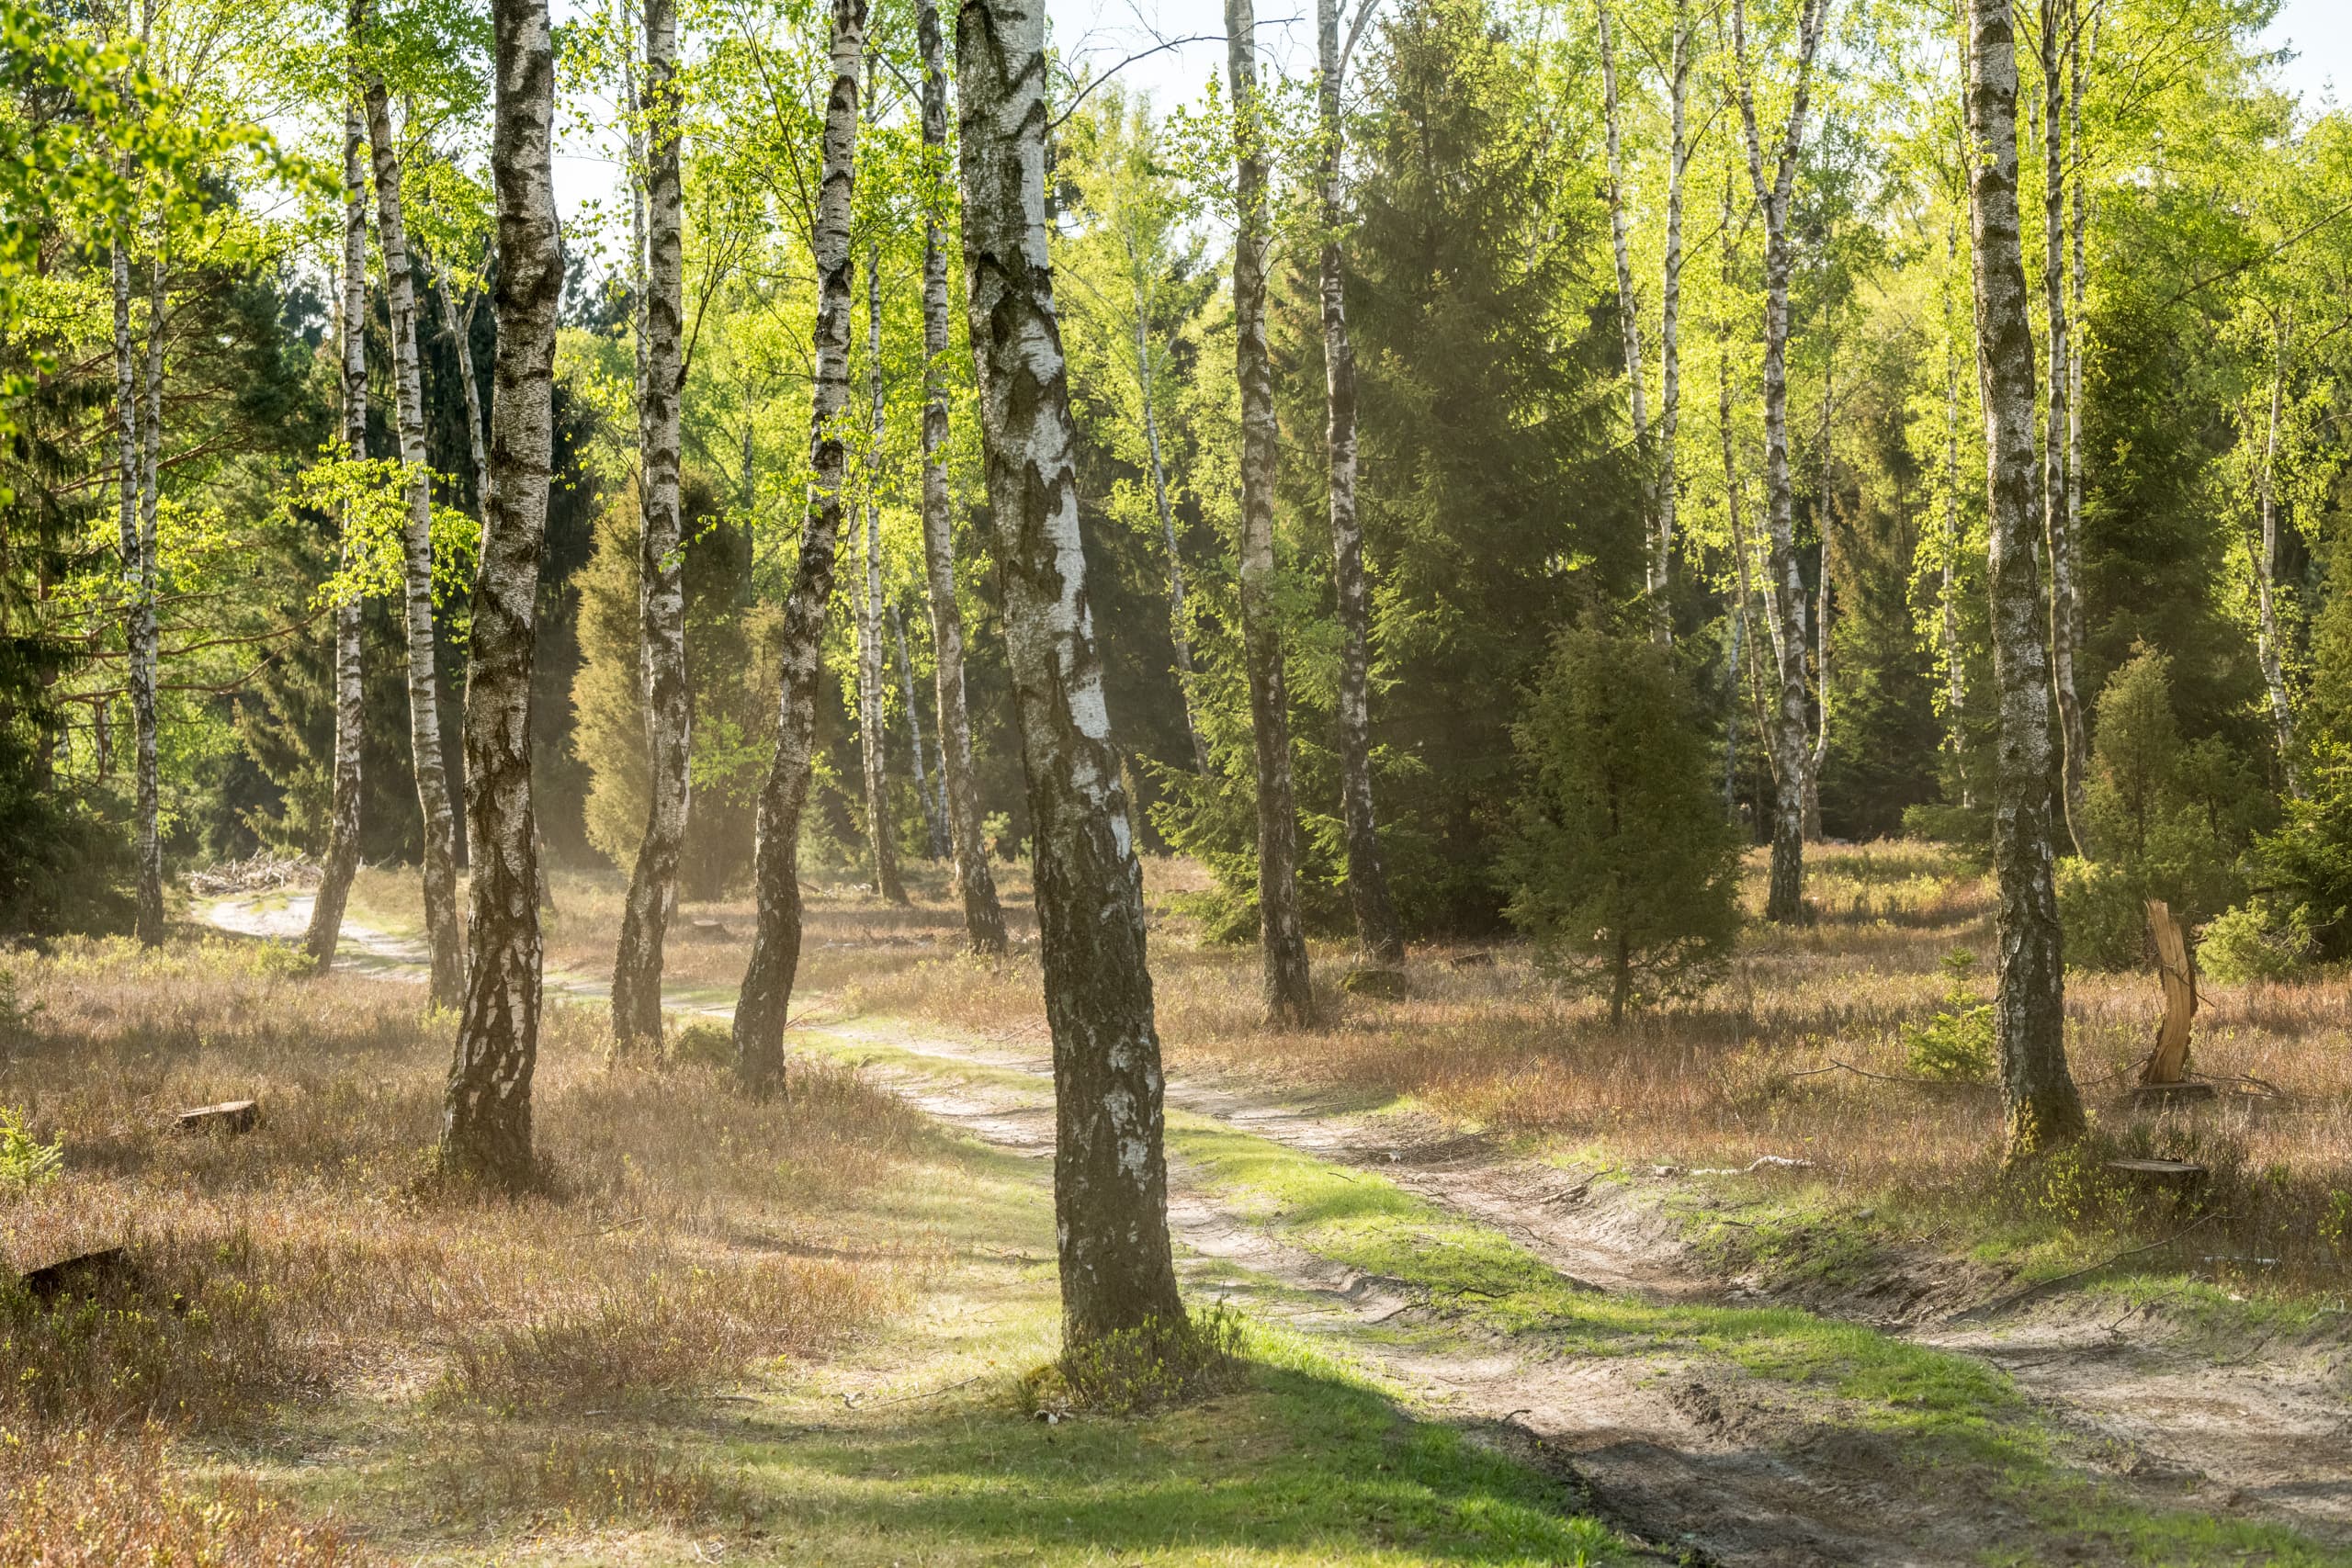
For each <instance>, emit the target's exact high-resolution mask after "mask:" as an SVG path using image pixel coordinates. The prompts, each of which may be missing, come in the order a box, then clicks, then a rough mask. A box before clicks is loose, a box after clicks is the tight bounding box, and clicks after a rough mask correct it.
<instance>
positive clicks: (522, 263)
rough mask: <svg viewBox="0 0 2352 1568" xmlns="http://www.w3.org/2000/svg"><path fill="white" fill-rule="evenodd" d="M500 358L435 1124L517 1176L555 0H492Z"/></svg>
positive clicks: (545, 451) (521, 1135)
mask: <svg viewBox="0 0 2352 1568" xmlns="http://www.w3.org/2000/svg"><path fill="white" fill-rule="evenodd" d="M491 17H492V29H493V38H494V49H493V62H494V67H495V72H496V77H495V79H496V82H497V92H498V96H497V107H496V108H495V110H494V112H493V117H492V124H491V142H490V159H491V174H492V179H493V181H494V182H495V184H496V186H497V189H498V287H497V292H496V295H495V297H494V301H493V308H494V309H495V310H496V311H497V318H498V357H497V359H496V361H495V363H494V364H493V366H492V387H491V403H490V411H491V412H490V421H491V434H490V464H491V486H490V499H489V502H488V503H487V505H486V507H485V510H484V518H483V524H482V549H481V571H480V574H479V575H478V576H477V577H476V579H475V581H474V597H473V640H472V663H471V675H470V677H469V681H468V683H467V688H466V729H465V738H466V756H465V761H466V837H467V842H468V847H469V851H470V855H471V863H472V867H473V884H472V911H471V914H472V918H471V920H470V922H469V933H468V934H469V940H470V952H469V954H468V962H467V964H466V990H465V1005H464V1007H463V1008H462V1009H461V1010H460V1012H459V1015H458V1047H457V1053H456V1055H455V1057H454V1059H453V1060H452V1061H451V1063H450V1066H449V1086H448V1092H447V1101H446V1106H445V1111H444V1114H443V1119H442V1127H441V1168H442V1169H443V1170H444V1171H445V1172H447V1173H449V1174H451V1175H455V1176H460V1177H465V1178H470V1179H481V1180H487V1181H490V1182H492V1183H494V1184H496V1185H500V1186H504V1187H509V1188H514V1187H520V1186H523V1185H524V1184H526V1183H527V1182H528V1181H530V1180H531V1179H533V1177H534V1175H535V1170H534V1166H533V1156H532V1149H531V1075H532V1071H533V1069H534V1067H535V1066H537V1060H538V1045H539V964H540V956H541V954H540V942H539V907H538V892H539V867H538V833H537V818H536V816H535V814H534V811H533V808H532V800H531V666H532V660H533V656H534V652H535V641H536V632H537V628H536V625H535V622H534V619H533V615H534V612H535V610H536V607H537V599H538V590H539V560H540V557H541V555H542V554H543V553H544V550H545V547H546V542H547V511H548V481H549V479H550V477H551V474H552V471H553V463H554V446H555V422H554V405H553V397H554V369H555V316H556V304H557V301H558V299H560V297H561V295H562V292H563V254H562V251H561V248H560V239H559V235H558V231H557V227H556V214H555V186H554V179H553V174H552V165H551V164H550V160H549V154H550V145H549V138H550V133H551V131H552V130H553V127H554V122H555V48H554V42H553V39H552V38H551V36H550V34H549V32H548V8H547V0H493V4H492V9H491Z"/></svg>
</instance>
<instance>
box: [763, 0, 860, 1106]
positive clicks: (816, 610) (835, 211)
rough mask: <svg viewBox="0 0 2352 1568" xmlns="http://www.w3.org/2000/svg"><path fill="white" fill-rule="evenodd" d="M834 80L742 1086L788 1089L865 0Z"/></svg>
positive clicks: (835, 511) (846, 12)
mask: <svg viewBox="0 0 2352 1568" xmlns="http://www.w3.org/2000/svg"><path fill="white" fill-rule="evenodd" d="M831 54H832V73H831V83H830V85H828V87H827V89H826V95H825V142H824V164H823V173H822V175H821V176H820V184H819V186H818V192H817V212H816V223H815V226H814V231H813V233H812V235H811V250H812V252H813V259H814V261H815V263H816V267H817V326H816V332H815V334H814V343H813V349H814V352H813V355H812V357H813V359H814V361H815V364H816V395H815V397H814V398H813V399H812V400H811V407H810V412H809V502H808V510H807V513H806V515H805V518H804V520H803V522H802V524H801V527H800V559H799V565H798V567H797V570H796V571H795V574H794V577H793V582H792V592H791V594H790V596H789V597H788V598H787V599H786V602H785V608H784V635H783V638H782V647H781V648H780V649H779V658H778V663H779V664H780V665H781V684H782V687H783V692H782V695H781V698H780V707H779V713H778V716H777V720H776V737H775V758H774V760H773V761H771V762H770V763H769V766H768V776H767V780H766V782H765V783H764V784H763V785H762V786H761V789H760V810H759V842H758V847H757V848H756V850H755V851H754V852H753V854H752V884H753V892H754V895H755V897H756V898H757V900H758V905H759V920H758V925H757V928H756V930H755V931H754V932H753V934H752V960H751V964H750V966H749V967H748V968H746V970H745V971H744V974H743V988H742V992H741V997H740V998H738V1000H737V1002H736V1006H735V1073H736V1077H737V1079H738V1081H739V1082H740V1083H741V1085H742V1087H743V1089H744V1090H745V1091H746V1092H747V1093H750V1094H753V1095H760V1096H765V1095H770V1094H775V1093H777V1092H780V1091H781V1090H782V1089H783V1088H784V1023H785V1017H786V1012H787V1011H788V1010H789V1009H790V1008H791V1005H792V982H793V979H794V976H796V975H797V973H798V971H799V967H800V814H801V810H802V808H803V807H806V806H807V804H808V801H809V764H810V761H811V759H812V757H813V755H814V752H815V749H816V735H817V681H818V660H819V656H820V653H821V651H822V644H823V642H824V636H825V615H826V612H827V611H828V610H829V609H830V608H831V604H832V597H833V567H834V561H835V558H836V556H837V554H838V552H839V549H840V543H841V529H842V472H843V470H844V468H846V467H847V464H848V449H847V447H846V446H844V445H843V443H842V431H841V415H842V410H843V409H844V408H846V407H847V406H848V403H849V334H850V313H851V310H852V292H853V289H852V273H853V271H854V264H853V263H852V261H851V259H850V253H849V223H850V194H851V187H852V185H853V183H854V181H855V179H856V167H857V105H858V83H857V77H858V71H859V68H860V66H861V64H862V63H863V62H864V60H865V0H833V5H832V23H831Z"/></svg>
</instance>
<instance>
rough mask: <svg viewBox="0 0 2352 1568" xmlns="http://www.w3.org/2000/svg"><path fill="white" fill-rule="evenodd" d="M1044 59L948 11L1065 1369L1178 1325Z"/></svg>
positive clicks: (1013, 22)
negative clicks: (1107, 690)
mask: <svg viewBox="0 0 2352 1568" xmlns="http://www.w3.org/2000/svg"><path fill="white" fill-rule="evenodd" d="M1244 3H1245V4H1246V0H1244ZM1244 36H1245V38H1246V36H1247V35H1246V31H1245V34H1244ZM1045 42H1046V13H1045V7H1044V6H1042V5H1039V4H1037V3H1036V0H964V4H963V5H962V6H960V7H959V8H958V10H957V12H956V57H957V66H958V70H957V77H958V80H959V82H960V84H961V87H962V93H963V103H962V114H961V130H962V141H963V187H964V278H965V309H966V314H967V318H968V319H969V321H970V323H971V338H972V357H973V360H974V362H975V367H976V368H977V369H978V382H979V401H980V420H981V432H982V435H983V438H984V447H985V451H986V457H987V468H988V492H989V514H990V518H991V521H992V523H993V525H994V527H995V529H996V538H997V561H998V565H999V570H1001V572H1002V574H1003V585H1004V626H1005V644H1006V655H1007V660H1008V662H1009V663H1010V665H1011V667H1012V693H1013V705H1014V711H1015V713H1016V715H1017V716H1018V717H1019V720H1020V724H1021V750H1022V761H1023V764H1024V768H1025V771H1026V773H1027V775H1028V781H1029V811H1030V818H1031V821H1032V823H1033V830H1034V834H1035V839H1034V841H1035V846H1036V879H1037V921H1038V929H1039V934H1040V937H1041V946H1042V949H1043V956H1044V960H1045V971H1046V1021H1047V1022H1048V1024H1049V1025H1050V1027H1051V1029H1052V1032H1053V1040H1054V1100H1055V1144H1054V1215H1055V1220H1056V1233H1057V1250H1058V1252H1059V1256H1060V1263H1061V1285H1062V1334H1063V1340H1064V1343H1065V1345H1066V1346H1067V1347H1069V1348H1072V1349H1076V1348H1081V1347H1084V1346H1086V1345H1088V1344H1090V1343H1093V1342H1096V1341H1099V1340H1101V1339H1103V1338H1104V1337H1108V1336H1110V1335H1113V1334H1118V1333H1122V1332H1134V1331H1141V1332H1143V1333H1145V1334H1151V1333H1155V1332H1156V1333H1159V1334H1161V1335H1170V1334H1182V1332H1183V1331H1184V1329H1185V1318H1184V1306H1183V1303H1182V1300H1181V1299H1179V1297H1178V1295H1177V1293H1176V1273H1175V1269H1174V1265H1173V1263H1172V1260H1171V1258H1170V1251H1169V1241H1168V1171H1167V1163H1166V1157H1165V1155H1164V1152H1163V1147H1162V1142H1161V1139H1162V1121H1161V1105H1160V1092H1161V1086H1160V1069H1159V1032H1158V1030H1157V1029H1156V1028H1155V1027H1154V1024H1153V1021H1152V1000H1151V974H1150V971H1149V969H1148V967H1147V965H1146V963H1145V953H1144V919H1143V872H1142V868H1141V867H1140V866H1139V865H1138V864H1137V863H1136V857H1135V848H1134V844H1133V842H1132V841H1131V840H1130V839H1129V837H1128V832H1127V823H1126V802H1125V791H1124V790H1123V789H1122V788H1121V786H1120V783H1119V761H1118V753H1117V752H1116V751H1115V750H1114V749H1113V747H1112V745H1111V722H1110V716H1109V713H1108V710H1107V709H1106V708H1105V706H1104V704H1103V660H1102V654H1101V651H1100V649H1098V648H1097V646H1096V644H1095V640H1094V620H1093V615H1092V613H1091V609H1090V607H1089V604H1088V598H1087V591H1086V554H1085V550H1084V547H1083V544H1082V541H1081V538H1080V528H1079V513H1078V477H1077V473H1076V471H1075V469H1074V468H1072V466H1071V461H1070V453H1071V451H1072V449H1073V448H1074V447H1075V446H1076V445H1077V431H1076V429H1075V427H1074V425H1073V424H1072V423H1071V420H1070V413H1069V390H1068V388H1069V381H1068V372H1067V368H1066V366H1065V363H1064V361H1063V358H1062V346H1061V329H1060V326H1059V324H1058V323H1057V321H1056V319H1055V313H1054V296H1053V271H1052V266H1051V264H1050V262H1049V260H1048V258H1047V253H1046V190H1045V170H1046V106H1045V102H1044V90H1045V81H1046V68H1045Z"/></svg>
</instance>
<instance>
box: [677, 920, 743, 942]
mask: <svg viewBox="0 0 2352 1568" xmlns="http://www.w3.org/2000/svg"><path fill="white" fill-rule="evenodd" d="M734 934H735V933H734V932H732V931H729V930H728V929H727V928H726V927H725V926H723V925H721V924H720V923H719V922H718V921H717V920H694V921H691V922H689V923H688V925H687V926H686V937H687V940H688V941H691V942H725V941H727V940H729V938H730V937H732V936H733V935H734Z"/></svg>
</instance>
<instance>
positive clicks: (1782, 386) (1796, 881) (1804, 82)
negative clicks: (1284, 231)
mask: <svg viewBox="0 0 2352 1568" xmlns="http://www.w3.org/2000/svg"><path fill="white" fill-rule="evenodd" d="M1803 5H1804V10H1803V13H1802V15H1801V17H1800V18H1799V22H1798V38H1797V72H1796V86H1795V93H1794V96H1792V98H1791V100H1790V105H1789V118H1788V123H1787V125H1786V126H1785V128H1784V129H1783V131H1782V134H1781V146H1780V152H1779V162H1778V164H1777V165H1776V167H1775V169H1774V173H1773V177H1772V180H1771V182H1770V184H1769V185H1768V184H1767V183H1766V181H1765V177H1764V141H1763V137H1762V134H1761V133H1760V131H1759V130H1758V126H1757V121H1756V95H1755V90H1754V85H1753V82H1752V80H1751V77H1750V75H1749V70H1748V63H1747V6H1746V5H1745V4H1744V0H1732V8H1731V17H1732V47H1733V49H1734V51H1735V53H1736V63H1737V66H1738V70H1737V73H1736V88H1737V96H1738V98H1739V114H1740V120H1741V123H1742V125H1743V126H1744V128H1745V129H1746V130H1747V175H1748V180H1749V183H1751V184H1752V185H1753V186H1755V188H1756V202H1757V206H1758V208H1759V209H1761V210H1762V212H1763V214H1764V484H1765V492H1766V502H1767V513H1766V519H1767V525H1768V527H1769V529H1770V540H1771V549H1770V581H1769V583H1768V584H1767V590H1768V592H1770V594H1771V596H1772V598H1773V600H1774V602H1775V603H1776V604H1777V606H1778V615H1777V617H1776V618H1777V620H1778V622H1779V636H1778V638H1777V642H1778V649H1779V652H1780V665H1781V682H1780V688H1781V702H1780V711H1779V713H1778V715H1777V716H1776V717H1775V721H1774V724H1773V728H1772V750H1773V752H1774V754H1775V755H1776V756H1777V758H1778V759H1779V763H1778V768H1777V772H1778V773H1779V775H1780V782H1779V784H1778V786H1777V787H1776V789H1775V790H1774V807H1773V811H1774V815H1773V824H1772V877H1771V885H1770V890H1769V892H1768V893H1767V895H1766V897H1765V900H1764V918H1765V919H1769V920H1777V921H1781V922H1784V923H1793V922H1795V921H1797V920H1800V919H1804V777H1805V765H1806V760H1807V759H1806V753H1805V730H1806V728H1807V725H1806V722H1805V719H1806V714H1805V691H1804V643H1805V637H1804V583H1803V582H1802V581H1800V580H1799V578H1798V575H1797V556H1796V524H1795V504H1796V502H1795V496H1794V493H1793V487H1792V485H1791V483H1790V479H1789V375H1788V349H1789V271H1790V264H1791V259H1792V245H1791V243H1790V238H1789V198H1790V196H1791V193H1792V191H1793V190H1794V188H1795V185H1796V171H1797V156H1798V153H1799V152H1801V151H1802V149H1803V147H1804V119H1805V108H1806V103H1807V98H1808V96H1809V92H1810V88H1811V86H1812V78H1813V60H1814V55H1815V52H1816V51H1818V50H1819V48H1820V45H1821V35H1822V31H1823V29H1824V27H1825V25H1826V22H1827V20H1828V13H1829V0H1803Z"/></svg>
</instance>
